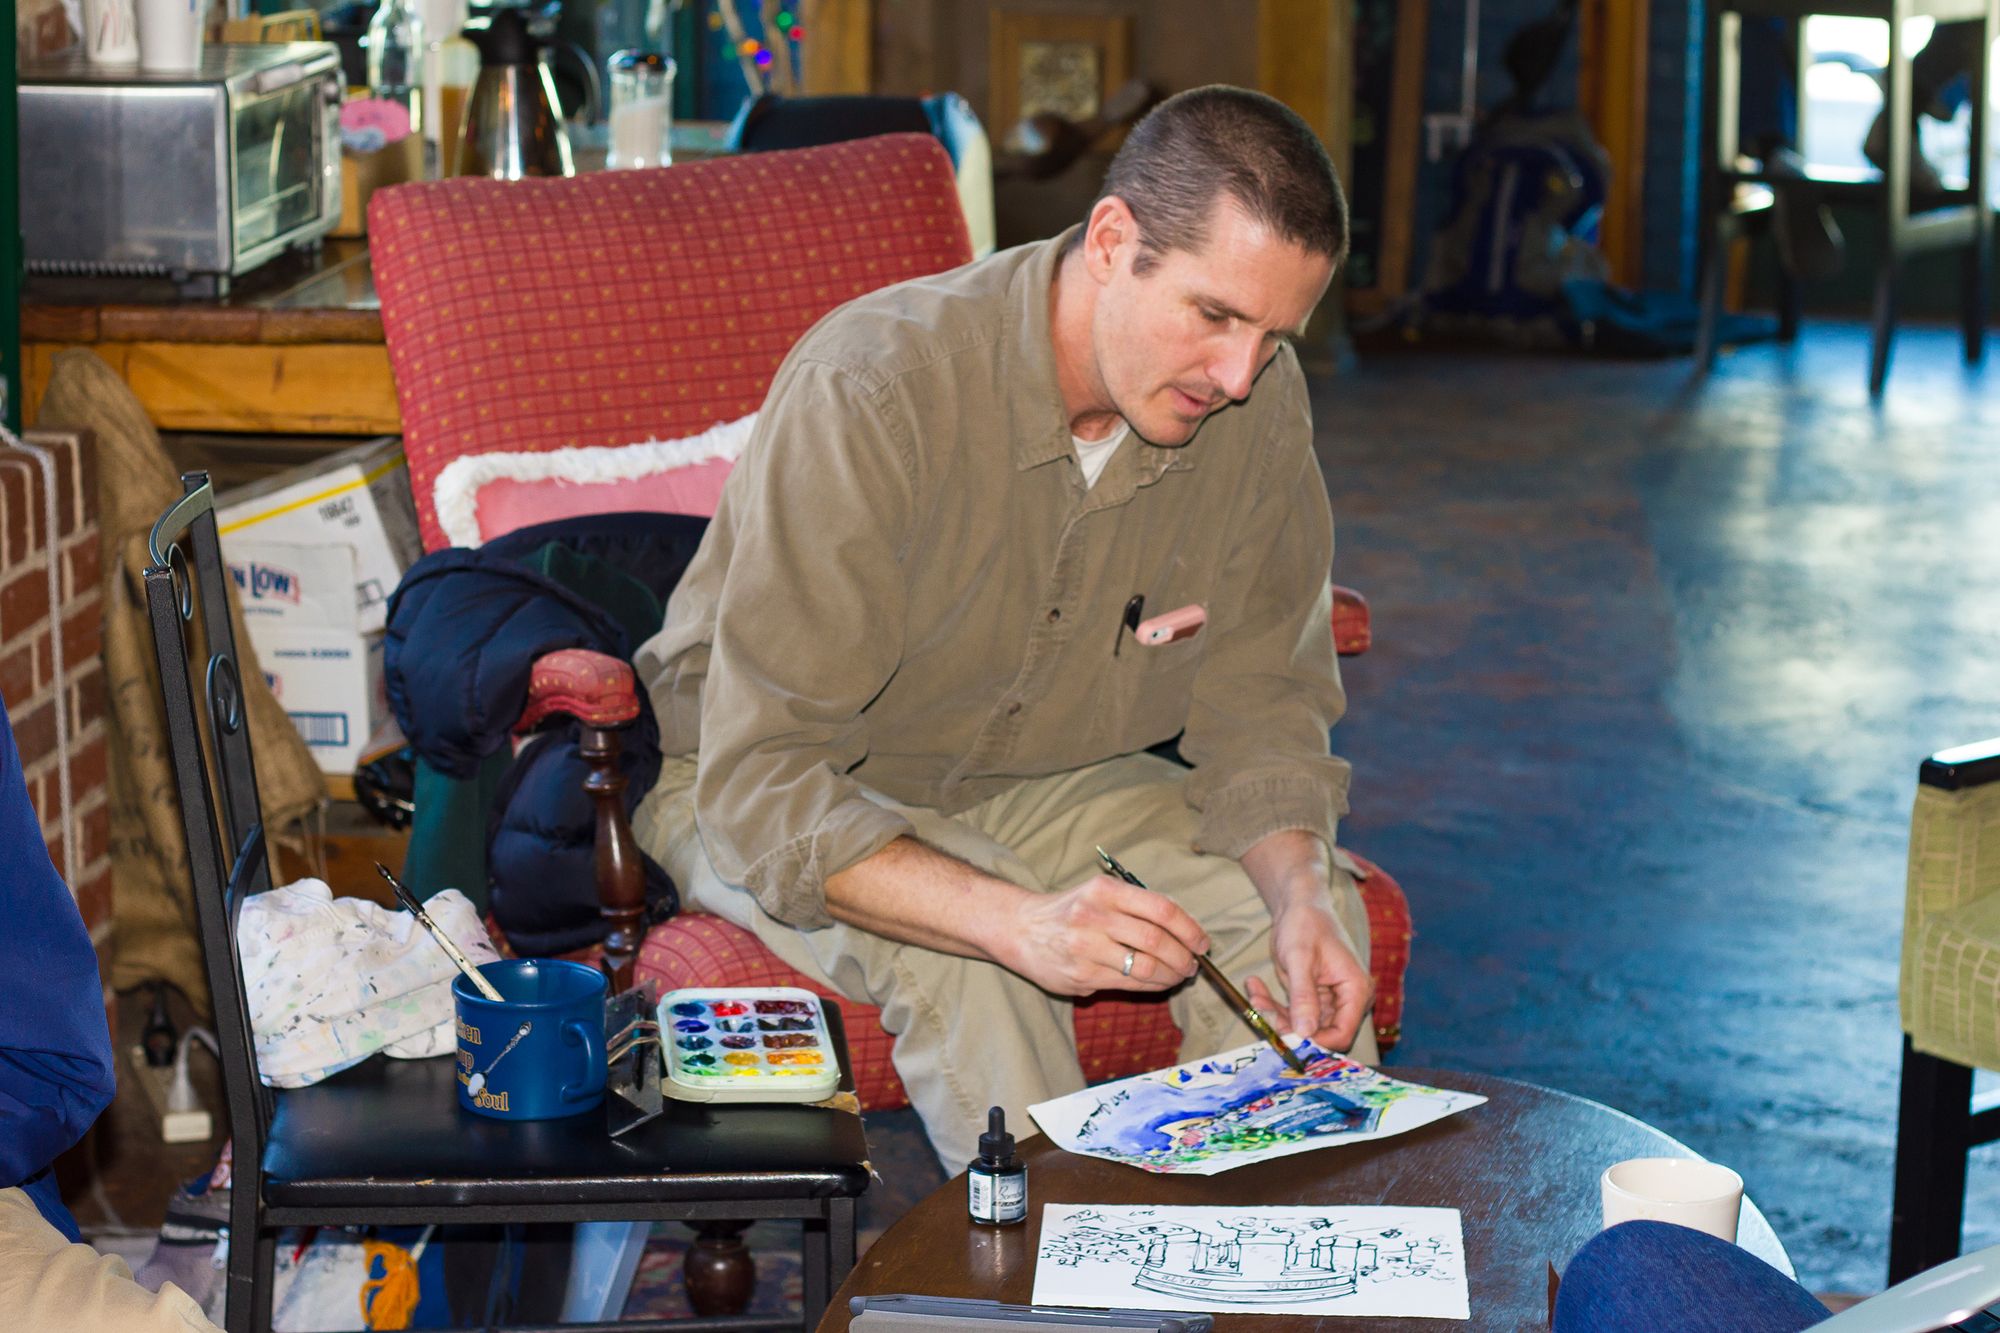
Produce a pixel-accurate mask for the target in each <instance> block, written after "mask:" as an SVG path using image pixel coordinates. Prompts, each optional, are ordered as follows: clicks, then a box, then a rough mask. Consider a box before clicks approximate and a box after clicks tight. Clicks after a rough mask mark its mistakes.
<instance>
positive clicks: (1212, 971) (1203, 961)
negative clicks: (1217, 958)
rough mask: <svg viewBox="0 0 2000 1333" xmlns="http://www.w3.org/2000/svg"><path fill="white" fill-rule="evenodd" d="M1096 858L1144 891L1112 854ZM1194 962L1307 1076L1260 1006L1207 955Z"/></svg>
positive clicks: (1260, 1033)
mask: <svg viewBox="0 0 2000 1333" xmlns="http://www.w3.org/2000/svg"><path fill="white" fill-rule="evenodd" d="M1097 859H1098V860H1099V861H1101V862H1102V863H1103V864H1104V870H1105V873H1106V874H1109V875H1115V876H1117V877H1118V878H1119V879H1122V880H1124V881H1125V882H1126V883H1127V884H1130V885H1132V886H1134V887H1135V888H1141V889H1143V888H1145V887H1146V883H1145V881H1144V880H1142V879H1140V878H1139V877H1138V876H1137V875H1135V874H1133V873H1132V872H1131V871H1129V870H1127V869H1126V868H1125V867H1124V866H1122V865H1120V864H1118V858H1117V857H1115V856H1113V855H1112V854H1111V853H1110V852H1107V851H1105V850H1104V849H1103V848H1102V847H1099V848H1098V849H1097ZM1149 892H1150V890H1149ZM1194 961H1195V962H1196V963H1198V964H1199V965H1200V966H1201V974H1202V975H1203V976H1205V977H1207V978H1208V979H1209V981H1210V982H1212V983H1213V984H1214V986H1215V988H1216V989H1217V990H1218V991H1220V992H1222V998H1223V999H1225V1000H1227V1001H1229V1004H1230V1007H1231V1008H1233V1009H1235V1010H1236V1012H1237V1013H1239V1014H1241V1015H1243V1021H1244V1022H1246V1023H1248V1024H1249V1025H1250V1027H1251V1030H1252V1031H1254V1032H1255V1033H1256V1034H1257V1035H1258V1036H1260V1037H1262V1038H1263V1039H1264V1040H1265V1041H1268V1042H1270V1043H1271V1049H1272V1050H1274V1051H1276V1052H1277V1053H1278V1054H1279V1055H1281V1056H1283V1057H1284V1060H1285V1063H1286V1064H1288V1065H1290V1066H1291V1067H1292V1072H1293V1073H1295V1074H1303V1073H1305V1072H1306V1067H1305V1062H1304V1061H1302V1060H1300V1059H1299V1057H1298V1056H1296V1055H1294V1054H1292V1051H1291V1048H1290V1047H1288V1046H1286V1045H1285V1040H1284V1038H1282V1037H1280V1036H1279V1035H1278V1030H1277V1029H1276V1028H1274V1027H1272V1026H1271V1020H1270V1019H1268V1018H1266V1017H1264V1015H1262V1014H1260V1013H1258V1012H1257V1006H1255V1005H1253V1004H1251V1003H1250V1001H1248V1000H1247V999H1245V998H1244V997H1243V992H1242V991H1240V990H1237V989H1236V986H1235V984H1234V983H1232V982H1231V981H1230V980H1229V978H1228V977H1227V976H1225V975H1223V972H1222V969H1221V968H1219V967H1217V966H1216V965H1215V964H1214V963H1213V962H1211V961H1210V960H1209V957H1208V955H1207V954H1205V953H1198V954H1196V955H1195V956H1194Z"/></svg>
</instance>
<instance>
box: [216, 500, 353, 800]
mask: <svg viewBox="0 0 2000 1333" xmlns="http://www.w3.org/2000/svg"><path fill="white" fill-rule="evenodd" d="M228 563H229V572H230V575H231V576H232V577H233V578H234V579H235V580H236V584H237V588H238V590H239V591H240V592H241V594H242V603H243V622H244V625H245V626H246V627H247V628H248V629H249V631H250V643H251V645H252V646H253V647H254V648H256V650H257V665H258V666H259V667H261V668H262V669H263V672H264V679H265V680H266V681H267V682H268V683H269V684H270V686H271V692H272V693H273V694H275V695H276V696H277V697H278V703H279V705H280V706H281V707H282V708H284V710H285V712H286V713H287V714H288V715H289V716H290V717H291V719H292V725H293V726H294V727H297V728H298V731H299V735H300V736H302V737H304V738H305V742H306V745H307V746H308V747H309V748H310V749H311V750H312V752H313V758H315V759H317V760H318V761H319V767H320V771H321V772H323V773H334V774H343V775H344V774H348V773H352V772H353V771H354V769H355V766H356V764H357V763H359V762H360V759H361V754H362V752H363V751H364V750H366V749H367V748H368V740H369V738H370V737H371V736H373V735H374V734H375V732H376V730H377V729H378V728H380V727H381V726H382V724H383V723H384V722H385V721H386V720H387V718H388V716H389V694H388V690H387V689H386V688H385V686H384V684H383V679H382V640H383V636H382V635H381V634H379V633H376V634H363V633H362V632H361V631H360V629H359V628H358V627H357V626H358V621H359V615H360V612H359V609H358V608H357V607H356V606H355V604H354V579H355V575H354V548H353V547H351V546H348V545H347V544H345V543H334V544H329V545H324V546H299V545H294V544H291V543H286V542H246V541H243V540H242V539H241V538H238V539H237V541H236V542H235V544H234V545H233V546H232V547H231V548H230V550H229V551H228Z"/></svg>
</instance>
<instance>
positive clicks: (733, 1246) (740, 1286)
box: [682, 1222, 757, 1315]
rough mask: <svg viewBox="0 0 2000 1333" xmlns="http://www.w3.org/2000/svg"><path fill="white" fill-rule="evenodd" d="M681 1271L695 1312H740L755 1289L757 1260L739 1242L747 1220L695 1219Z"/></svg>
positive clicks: (747, 1224)
mask: <svg viewBox="0 0 2000 1333" xmlns="http://www.w3.org/2000/svg"><path fill="white" fill-rule="evenodd" d="M691 1225H693V1226H694V1228H695V1238H694V1244H693V1245H691V1246H690V1247H688V1252H687V1259H686V1260H685V1261H684V1263H683V1265H682V1271H683V1273H684V1275H685V1279H686V1282H687V1295H688V1305H689V1307H690V1308H692V1309H693V1310H694V1312H695V1313H696V1314H698V1315H718V1314H742V1313H743V1312H744V1311H745V1310H746V1309H748V1308H749V1307H750V1294H751V1293H752V1292H753V1291H755V1290H756V1289H757V1261H756V1260H755V1259H753V1258H751V1257H750V1247H749V1246H748V1245H745V1244H744V1243H743V1233H744V1231H745V1230H746V1229H748V1228H749V1226H750V1224H749V1223H748V1222H699V1223H692V1224H691Z"/></svg>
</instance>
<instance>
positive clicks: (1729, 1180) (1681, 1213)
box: [1603, 1157, 1743, 1243]
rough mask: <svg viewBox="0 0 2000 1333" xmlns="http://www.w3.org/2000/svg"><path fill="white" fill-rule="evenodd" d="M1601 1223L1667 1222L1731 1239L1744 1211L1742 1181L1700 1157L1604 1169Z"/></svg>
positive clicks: (1659, 1159)
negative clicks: (1737, 1220)
mask: <svg viewBox="0 0 2000 1333" xmlns="http://www.w3.org/2000/svg"><path fill="white" fill-rule="evenodd" d="M1603 1188H1604V1225H1605V1226H1607V1227H1615V1226H1617V1225H1618V1224H1619V1223H1620V1222H1633V1221H1642V1220H1643V1221H1650V1222H1672V1223H1674V1224H1676V1225H1678V1226H1684V1227H1692V1228H1694V1229H1695V1230H1696V1231H1706V1232H1707V1233H1708V1234H1709V1235H1711V1236H1720V1237H1721V1238H1722V1239H1724V1240H1726V1241H1730V1242H1732V1243H1733V1242H1734V1241H1735V1240H1736V1219H1737V1217H1738V1215H1739V1214H1740V1213H1741V1212H1742V1211H1743V1177H1741V1176H1739V1175H1737V1174H1736V1173H1735V1172H1734V1171H1731V1170H1730V1169H1729V1168H1728V1167H1726V1166H1721V1165H1719V1164H1717V1163H1715V1162H1705V1161H1703V1160H1702V1159H1701V1158H1699V1157H1635V1158H1633V1159H1632V1160H1630V1161H1628V1162H1620V1163H1618V1165H1616V1166H1612V1167H1607V1168H1605V1171H1604V1178H1603Z"/></svg>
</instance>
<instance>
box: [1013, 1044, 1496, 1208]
mask: <svg viewBox="0 0 2000 1333" xmlns="http://www.w3.org/2000/svg"><path fill="white" fill-rule="evenodd" d="M1295 1049H1296V1052H1297V1054H1298V1055H1299V1056H1300V1057H1301V1058H1302V1059H1303V1060H1304V1061H1305V1064H1306V1072H1305V1073H1304V1074H1303V1075H1300V1074H1295V1073H1293V1072H1292V1071H1291V1069H1290V1068H1288V1067H1287V1066H1286V1064H1285V1062H1284V1061H1283V1060H1281V1059H1280V1058H1279V1057H1278V1053H1277V1052H1276V1051H1274V1050H1272V1049H1271V1048H1270V1047H1269V1046H1267V1045H1265V1044H1264V1043H1262V1042H1258V1043H1256V1044H1255V1045H1251V1046H1239V1047H1237V1048H1236V1049H1235V1050H1233V1051H1224V1052H1223V1053H1222V1054H1220V1055H1214V1056H1210V1057H1209V1058H1208V1059H1206V1060H1195V1061H1191V1062H1189V1063H1187V1064H1184V1065H1175V1066H1174V1067H1173V1068H1171V1069H1161V1070H1157V1071H1155V1072H1153V1073H1150V1074H1138V1075H1135V1076H1134V1077H1132V1078H1125V1079H1119V1080H1118V1081H1117V1082H1115V1083H1101V1084H1099V1085H1097V1086H1096V1087H1094V1088H1085V1089H1084V1090H1083V1091H1081V1092H1074V1093H1071V1094H1070V1095H1069V1096H1067V1097H1058V1098H1056V1099H1055V1100H1054V1101H1047V1102H1041V1103H1039V1104H1037V1105H1035V1106H1031V1107H1029V1108H1028V1113H1029V1114H1030V1115H1032V1116H1034V1117H1035V1123H1036V1124H1038V1125H1040V1126H1041V1127H1042V1130H1043V1132H1045V1133H1046V1134H1047V1135H1048V1136H1049V1137H1050V1138H1051V1139H1054V1140H1055V1141H1056V1142H1057V1143H1058V1144H1060V1145H1062V1147H1064V1148H1066V1149H1068V1150H1069V1151H1070V1152H1074V1153H1083V1154H1085V1155H1087V1156H1090V1157H1102V1158H1104V1159H1106V1160H1107V1161H1112V1162H1124V1163H1126V1164H1128V1165H1130V1166H1136V1167H1140V1168H1142V1169H1144V1170H1147V1171H1159V1172H1166V1173H1172V1174H1178V1175H1192V1176H1212V1175H1216V1174H1218V1173H1220V1172H1223V1171H1227V1170H1229V1169H1230V1168H1232V1167H1238V1166H1247V1165H1249V1164H1250V1163H1252V1162H1262V1161H1268V1160H1269V1159H1271V1158H1274V1157H1289V1156H1290V1155H1291V1154H1293V1153H1300V1152H1310V1151H1311V1150H1313V1149H1314V1148H1325V1147H1330V1146H1332V1145H1335V1144H1342V1143H1367V1142H1370V1141H1372V1140H1375V1139H1386V1138H1389V1137H1391V1136H1392V1135H1396V1134H1403V1133H1407V1132H1408V1131H1410V1130H1413V1129H1416V1128H1417V1127H1418V1126H1420V1125H1428V1124H1429V1123H1430V1122H1431V1121H1433V1120H1438V1119H1442V1118H1443V1117H1445V1116H1448V1115H1451V1114H1453V1113H1454V1112H1458V1111H1463V1110H1465V1109H1467V1108H1468V1107H1473V1106H1477V1105H1479V1104H1480V1103H1481V1102H1483V1101H1485V1100H1486V1099H1485V1098H1484V1097H1481V1096H1480V1095H1479V1094H1477V1093H1472V1092H1449V1091H1446V1090H1444V1089H1441V1088H1427V1087H1424V1086H1423V1085H1422V1084H1418V1083H1405V1082H1403V1081H1401V1080H1400V1079H1394V1078H1390V1077H1389V1076H1388V1075H1387V1074H1384V1073H1382V1072H1381V1071H1379V1070H1375V1069H1370V1068H1369V1067H1368V1066H1367V1065H1361V1064H1356V1063H1355V1062H1354V1061H1352V1060H1349V1059H1347V1058H1346V1057H1344V1056H1339V1055H1329V1054H1328V1053H1327V1052H1325V1051H1322V1050H1320V1049H1319V1048H1318V1047H1317V1046H1314V1045H1313V1044H1312V1043H1311V1042H1308V1041H1301V1042H1299V1043H1298V1044H1297V1046H1296V1048H1295Z"/></svg>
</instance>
